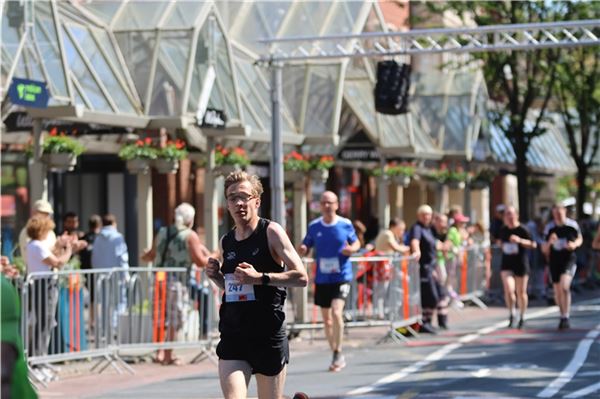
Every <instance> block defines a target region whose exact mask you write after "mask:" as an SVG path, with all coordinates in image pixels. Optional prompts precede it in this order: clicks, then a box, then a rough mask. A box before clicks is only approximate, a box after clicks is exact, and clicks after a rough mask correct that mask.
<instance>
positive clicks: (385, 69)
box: [375, 60, 411, 115]
mask: <svg viewBox="0 0 600 399" xmlns="http://www.w3.org/2000/svg"><path fill="white" fill-rule="evenodd" d="M410 71H411V68H410V65H409V64H398V63H397V62H396V61H393V60H391V61H380V62H378V63H377V83H376V84H375V110H376V111H377V112H380V113H382V114H388V115H398V114H403V113H406V112H408V90H409V88H410Z"/></svg>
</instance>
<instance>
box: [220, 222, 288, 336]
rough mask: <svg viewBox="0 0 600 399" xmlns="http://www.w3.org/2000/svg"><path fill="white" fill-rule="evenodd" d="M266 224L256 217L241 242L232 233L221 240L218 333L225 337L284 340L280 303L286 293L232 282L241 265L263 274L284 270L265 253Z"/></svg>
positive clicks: (267, 224) (266, 250)
mask: <svg viewBox="0 0 600 399" xmlns="http://www.w3.org/2000/svg"><path fill="white" fill-rule="evenodd" d="M269 223H270V221H269V220H267V219H263V218H260V219H259V222H258V226H257V227H256V229H255V230H254V231H253V232H252V234H251V235H250V236H249V237H248V238H246V239H244V240H241V241H238V240H236V239H235V230H231V231H230V232H229V233H227V234H226V235H225V236H224V237H223V240H222V246H223V266H222V268H221V272H222V273H223V275H224V276H225V292H224V293H223V301H222V305H221V308H220V310H219V316H220V320H219V331H220V332H221V336H225V337H240V338H243V337H251V338H267V337H271V338H283V337H285V324H284V322H285V312H284V310H283V309H284V308H283V306H284V303H285V298H286V290H285V288H282V287H273V286H263V285H239V284H237V282H236V281H235V280H233V272H234V271H235V268H236V267H237V266H238V265H239V264H240V263H242V262H247V263H249V264H251V265H252V266H253V267H254V268H255V269H256V270H257V271H259V272H263V273H281V272H283V270H284V268H283V266H282V265H280V264H278V263H276V262H275V260H274V259H273V257H272V256H271V252H270V251H269V243H268V239H267V227H268V226H269Z"/></svg>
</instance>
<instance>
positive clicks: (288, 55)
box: [258, 19, 600, 223]
mask: <svg viewBox="0 0 600 399" xmlns="http://www.w3.org/2000/svg"><path fill="white" fill-rule="evenodd" d="M599 30H600V19H594V20H580V21H562V22H550V23H531V24H514V25H493V26H484V27H476V28H459V29H454V28H451V29H447V28H444V29H422V30H413V31H408V32H373V33H363V34H353V35H329V36H304V37H284V38H269V39H263V40H261V43H263V44H265V45H267V46H268V47H269V49H268V53H266V54H265V55H263V56H261V57H260V58H259V60H258V62H260V63H262V64H264V65H265V66H266V67H267V68H269V69H270V70H271V72H272V83H271V90H272V96H271V97H272V116H273V124H272V138H273V141H272V143H273V144H272V147H271V148H272V153H271V157H272V159H271V186H272V187H271V193H272V204H273V219H274V220H275V221H277V222H280V223H285V219H284V212H285V209H284V193H283V164H282V155H281V153H282V150H283V148H282V144H281V132H280V127H279V126H280V125H281V113H280V102H281V89H282V88H281V82H282V71H283V69H284V65H294V64H295V63H298V62H308V61H312V62H326V61H331V60H335V59H352V58H375V59H377V58H389V57H395V56H400V55H416V54H435V53H442V52H454V53H469V52H481V51H508V50H533V49H543V48H557V47H576V46H590V45H599V44H600V38H599V36H600V33H599V32H598V31H599Z"/></svg>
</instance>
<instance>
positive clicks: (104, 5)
mask: <svg viewBox="0 0 600 399" xmlns="http://www.w3.org/2000/svg"><path fill="white" fill-rule="evenodd" d="M121 4H123V2H122V1H111V0H87V1H85V2H80V5H81V6H82V7H85V8H86V9H88V10H89V11H91V12H92V13H93V14H94V15H95V16H97V17H98V18H100V19H101V20H103V21H104V22H106V24H110V22H111V20H112V17H113V16H114V15H115V13H116V12H117V10H118V9H119V7H120V6H121Z"/></svg>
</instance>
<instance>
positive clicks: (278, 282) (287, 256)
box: [267, 222, 308, 287]
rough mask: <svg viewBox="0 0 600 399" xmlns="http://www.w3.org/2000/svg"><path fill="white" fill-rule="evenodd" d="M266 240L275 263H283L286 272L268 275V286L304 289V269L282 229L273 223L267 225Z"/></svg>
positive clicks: (305, 277)
mask: <svg viewBox="0 0 600 399" xmlns="http://www.w3.org/2000/svg"><path fill="white" fill-rule="evenodd" d="M267 238H268V240H269V249H270V250H271V254H272V255H273V258H274V259H275V260H277V261H283V263H284V264H285V265H286V270H285V271H284V272H283V273H269V277H270V278H271V282H270V283H269V285H274V286H279V287H306V285H307V284H308V275H307V274H306V268H305V267H304V264H303V263H302V259H300V255H298V252H296V250H295V249H294V246H293V245H292V242H291V241H290V239H289V237H288V236H287V233H286V232H285V230H284V229H283V227H281V226H280V225H279V224H277V223H274V222H271V223H269V227H268V229H267Z"/></svg>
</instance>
